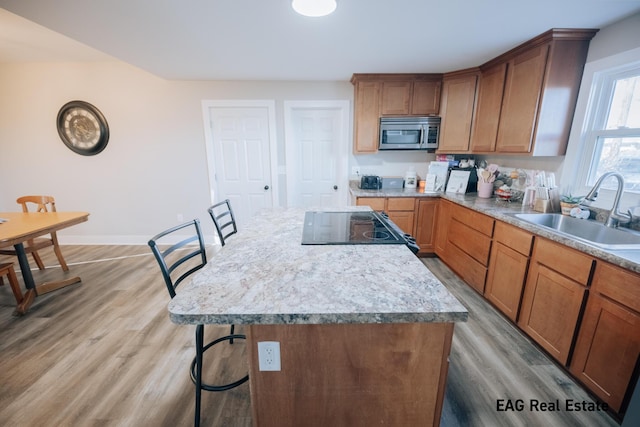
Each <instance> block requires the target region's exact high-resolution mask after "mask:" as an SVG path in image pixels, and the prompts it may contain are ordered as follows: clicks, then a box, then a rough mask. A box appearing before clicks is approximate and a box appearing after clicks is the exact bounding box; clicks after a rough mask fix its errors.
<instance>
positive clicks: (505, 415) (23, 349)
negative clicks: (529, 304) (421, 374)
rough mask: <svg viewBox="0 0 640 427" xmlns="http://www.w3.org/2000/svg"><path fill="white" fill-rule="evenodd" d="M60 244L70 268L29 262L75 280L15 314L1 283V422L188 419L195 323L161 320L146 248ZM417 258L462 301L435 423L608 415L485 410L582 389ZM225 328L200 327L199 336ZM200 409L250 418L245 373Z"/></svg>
mask: <svg viewBox="0 0 640 427" xmlns="http://www.w3.org/2000/svg"><path fill="white" fill-rule="evenodd" d="M63 252H64V254H65V258H66V260H67V262H68V263H69V264H70V269H71V271H70V272H69V273H66V274H65V273H63V272H62V271H61V270H60V269H59V268H55V267H52V268H48V269H47V270H45V271H44V272H40V271H35V272H34V275H35V277H36V280H37V281H38V282H41V281H44V280H47V279H49V280H53V279H57V278H61V277H64V276H65V275H79V276H81V277H82V279H83V281H82V283H81V284H79V285H72V286H70V287H67V288H64V289H62V290H58V291H56V292H53V293H50V294H46V295H43V296H42V297H39V298H37V299H36V301H35V303H34V305H33V306H32V309H31V311H30V312H29V313H28V314H27V315H26V316H24V317H14V316H12V312H13V308H14V305H15V302H14V301H13V296H12V294H11V291H10V289H9V287H8V286H3V287H0V426H17V427H22V426H25V427H27V426H29V427H32V426H154V427H155V426H189V425H192V423H193V385H192V383H191V381H190V379H189V375H188V366H189V364H190V362H191V359H192V357H193V332H194V328H193V327H192V326H179V325H175V324H173V323H171V321H170V320H169V317H168V314H167V309H166V306H167V304H168V301H169V296H168V294H167V292H166V290H165V289H164V285H163V283H162V281H161V278H160V273H159V270H158V267H157V265H156V263H155V261H154V259H153V258H152V256H151V255H150V252H149V250H148V248H147V247H146V246H65V247H63ZM42 254H43V255H45V257H44V259H45V264H47V265H48V266H55V258H54V257H53V256H52V255H51V254H49V253H48V252H46V251H45V252H43V253H42ZM8 259H10V258H7V257H0V262H2V261H6V260H8ZM424 262H425V264H427V265H428V266H429V267H430V268H432V270H433V271H434V272H436V274H437V275H438V276H439V278H440V279H441V280H442V281H443V282H444V283H445V284H446V285H447V286H448V287H449V288H450V289H451V291H452V292H454V293H455V294H456V296H458V298H459V299H460V300H461V301H462V302H463V303H464V304H465V306H467V307H468V309H469V312H470V320H469V322H467V323H465V324H458V325H456V330H455V333H454V342H453V347H452V354H451V358H450V361H451V364H450V368H449V377H448V384H447V391H446V397H445V406H444V410H443V418H442V425H443V426H519V425H522V426H571V427H573V426H615V425H617V424H616V423H615V422H614V421H613V419H612V418H610V417H609V416H608V415H606V414H599V413H595V414H594V413H567V412H564V411H562V412H553V413H549V412H547V413H536V412H530V411H528V410H526V411H524V412H520V413H518V412H516V413H514V412H498V411H496V402H497V399H524V400H525V401H528V400H529V399H538V400H540V401H555V400H556V399H560V400H561V401H564V400H565V399H568V398H572V399H576V400H591V399H590V398H589V396H588V395H587V394H586V393H585V392H584V391H583V390H582V389H581V388H579V387H578V386H577V385H576V384H575V383H574V382H573V381H572V380H571V379H570V378H569V377H568V376H567V375H566V374H564V373H563V372H562V370H560V369H559V368H558V367H556V366H555V365H554V364H553V363H552V362H551V361H550V360H549V359H548V358H547V357H546V356H545V355H544V354H543V353H541V352H540V351H539V350H537V348H536V347H535V346H533V345H532V344H531V343H530V342H529V340H528V339H527V338H526V337H524V336H523V335H522V334H521V333H520V332H519V331H518V330H517V329H516V328H514V327H513V326H511V325H510V324H509V323H508V322H507V321H506V320H504V318H502V317H501V316H500V315H498V314H496V312H495V311H494V310H493V309H492V308H491V307H490V306H489V305H488V304H487V303H485V302H484V301H483V300H482V299H481V298H480V297H479V296H478V295H477V294H475V292H473V291H472V290H470V288H468V287H467V286H466V285H464V284H463V283H461V282H460V281H459V280H458V279H457V278H456V277H455V276H454V275H453V274H452V273H451V271H450V270H448V269H447V268H446V267H445V266H444V265H443V264H442V263H440V261H439V260H437V259H426V260H424ZM240 330H241V328H240ZM227 332H228V329H227V328H226V327H222V326H221V327H216V326H207V327H206V328H205V333H206V335H207V337H208V338H209V339H212V338H214V337H216V336H219V335H222V334H224V333H227ZM244 350H245V348H244V344H243V343H242V342H236V344H234V345H233V346H228V345H226V346H225V347H224V348H221V349H215V350H210V351H208V352H207V353H212V352H213V354H208V355H207V358H206V359H205V363H204V366H205V368H207V369H210V372H208V374H207V380H208V381H210V382H215V381H216V380H218V381H224V380H225V379H231V378H232V377H237V378H239V377H240V376H242V375H243V374H244V373H245V372H246V364H245V361H244V360H245V358H244ZM214 358H215V360H214ZM221 370H225V371H226V372H225V376H224V377H221V376H220V375H219V374H216V372H220V371H221ZM202 415H203V418H202V425H203V426H249V425H251V410H250V399H249V385H248V384H243V385H242V386H240V387H238V388H236V389H234V390H231V391H228V392H223V393H206V392H205V393H203V412H202ZM403 427H404V426H403Z"/></svg>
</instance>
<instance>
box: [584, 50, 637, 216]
mask: <svg viewBox="0 0 640 427" xmlns="http://www.w3.org/2000/svg"><path fill="white" fill-rule="evenodd" d="M609 65H611V64H609ZM597 68H598V69H597V70H593V74H592V80H591V84H590V86H591V87H590V93H589V97H588V98H589V99H588V102H587V107H586V111H585V121H584V126H583V128H582V134H581V138H580V139H581V141H580V150H579V151H580V152H581V153H580V155H579V156H580V158H581V162H580V166H578V167H576V169H577V172H578V173H577V176H576V182H575V183H574V185H575V188H577V189H578V190H577V191H574V194H577V193H580V194H581V195H582V194H586V191H588V190H589V189H590V188H591V187H592V186H593V185H594V184H595V182H596V181H597V179H598V178H599V177H600V176H602V175H603V174H604V173H606V172H618V173H620V174H621V175H622V176H623V177H624V180H625V188H624V191H625V197H624V198H625V201H626V203H624V205H626V206H631V205H637V204H638V202H639V201H640V60H639V59H638V58H637V57H636V58H635V60H633V61H632V62H627V63H626V64H617V65H615V66H609V67H606V68H605V67H597ZM586 72H587V69H585V73H586ZM587 80H588V79H587ZM583 83H584V81H583ZM585 89H586V90H589V87H588V86H587V87H584V86H583V87H582V90H585ZM601 188H602V189H603V190H605V191H602V192H601V193H603V194H602V197H600V198H599V200H600V199H602V200H600V201H601V202H603V203H598V205H602V207H604V208H610V206H611V205H610V203H611V200H612V198H613V193H614V191H615V190H616V189H617V181H616V180H614V179H608V180H606V181H605V182H604V183H603V185H602V187H601ZM606 190H613V191H606ZM607 193H608V194H607Z"/></svg>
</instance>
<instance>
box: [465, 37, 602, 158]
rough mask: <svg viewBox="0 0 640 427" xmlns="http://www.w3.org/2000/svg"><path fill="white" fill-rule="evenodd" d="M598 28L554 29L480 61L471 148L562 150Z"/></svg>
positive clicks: (510, 151)
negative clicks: (484, 62) (493, 57)
mask: <svg viewBox="0 0 640 427" xmlns="http://www.w3.org/2000/svg"><path fill="white" fill-rule="evenodd" d="M596 32H597V30H587V29H585V30H580V29H552V30H549V31H547V32H545V33H543V34H541V35H540V36H538V37H536V38H534V39H532V40H530V41H528V42H526V43H524V44H522V45H520V46H518V47H516V48H515V49H512V50H511V51H509V52H507V53H505V54H504V55H501V56H499V57H497V58H495V59H493V60H491V61H489V62H487V63H486V64H484V65H482V66H480V69H481V70H482V74H481V79H480V89H479V97H478V111H477V114H476V119H475V123H474V130H473V132H472V142H471V147H472V151H473V152H493V151H495V152H497V153H503V154H528V155H533V156H559V155H564V154H565V151H566V147H567V142H568V138H569V130H570V128H571V123H572V120H573V114H574V111H575V106H576V102H577V97H578V90H579V87H580V82H581V79H582V71H583V69H584V64H585V61H586V58H587V50H588V48H589V42H590V40H591V38H593V36H594V35H595V34H596ZM498 101H500V102H499V103H498ZM498 107H499V108H498ZM496 121H497V122H496ZM496 125H497V126H496Z"/></svg>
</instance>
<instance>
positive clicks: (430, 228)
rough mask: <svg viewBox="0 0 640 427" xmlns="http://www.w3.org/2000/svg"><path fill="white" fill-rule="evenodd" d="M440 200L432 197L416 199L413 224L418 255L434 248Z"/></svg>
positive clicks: (430, 252) (430, 251)
mask: <svg viewBox="0 0 640 427" xmlns="http://www.w3.org/2000/svg"><path fill="white" fill-rule="evenodd" d="M439 204H440V201H439V200H438V199H435V198H434V199H432V198H420V199H417V208H416V210H417V212H418V214H417V217H416V226H415V231H416V233H415V235H414V236H415V238H416V243H417V244H418V246H419V247H420V251H419V252H418V255H426V254H432V253H433V252H434V248H435V235H436V218H437V216H438V206H439Z"/></svg>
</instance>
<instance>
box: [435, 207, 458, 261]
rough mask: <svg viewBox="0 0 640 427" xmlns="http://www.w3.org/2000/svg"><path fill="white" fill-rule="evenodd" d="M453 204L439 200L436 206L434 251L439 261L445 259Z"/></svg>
mask: <svg viewBox="0 0 640 427" xmlns="http://www.w3.org/2000/svg"><path fill="white" fill-rule="evenodd" d="M452 207H453V203H451V202H449V201H447V200H444V199H442V200H440V203H439V204H438V212H437V215H436V234H435V236H434V245H433V246H434V250H435V253H436V255H438V257H440V259H442V260H444V259H446V258H447V242H448V239H447V234H448V231H449V223H450V221H451V208H452Z"/></svg>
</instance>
